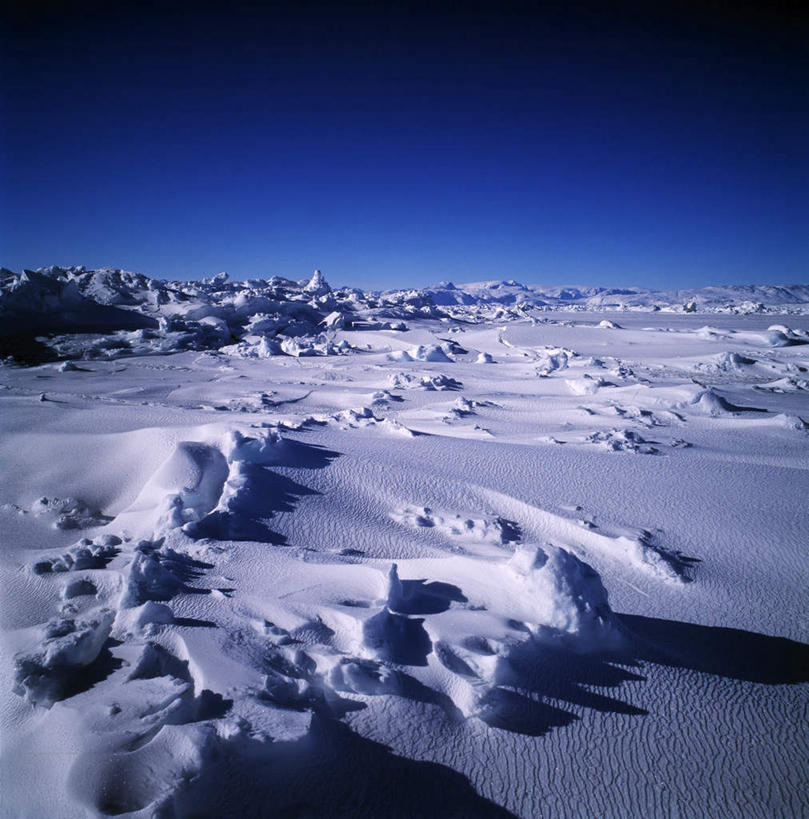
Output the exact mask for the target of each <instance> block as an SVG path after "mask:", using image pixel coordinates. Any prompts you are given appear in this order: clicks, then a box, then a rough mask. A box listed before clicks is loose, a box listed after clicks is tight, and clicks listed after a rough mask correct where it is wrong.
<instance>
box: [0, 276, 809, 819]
mask: <svg viewBox="0 0 809 819" xmlns="http://www.w3.org/2000/svg"><path fill="white" fill-rule="evenodd" d="M49 275H51V276H52V275H53V274H52V273H51V274H49ZM32 281H34V284H37V286H38V287H39V290H36V292H35V297H31V298H29V297H28V296H26V298H27V299H28V301H27V302H26V301H25V299H23V300H22V301H23V302H24V309H22V311H21V312H20V311H19V310H18V315H22V316H23V318H22V319H20V320H19V321H18V325H17V326H18V328H19V327H25V326H28V327H29V329H30V328H31V327H33V325H32V324H31V316H33V315H36V314H37V310H39V311H40V313H42V314H43V315H45V314H47V310H49V309H50V310H53V309H59V310H62V312H61V313H60V315H62V316H64V315H65V312H64V303H65V299H68V300H69V299H84V300H85V302H83V303H82V306H81V309H80V310H78V313H81V312H82V310H83V311H84V314H85V316H86V315H87V312H86V311H87V310H88V309H89V308H88V304H89V305H90V307H92V305H102V306H104V305H106V306H109V305H110V304H117V305H118V306H116V307H114V308H111V309H116V310H119V311H122V313H123V312H126V311H127V310H129V311H131V313H130V315H131V316H132V317H135V318H133V319H132V321H135V322H136V323H137V320H138V319H137V317H141V316H147V317H148V316H150V315H158V314H160V316H161V317H160V319H159V320H160V324H159V327H158V328H157V329H155V330H153V331H152V334H151V335H150V334H149V333H148V332H145V331H144V329H143V328H142V327H141V328H140V329H138V328H137V327H136V328H135V329H132V328H131V327H130V328H124V329H112V328H111V327H109V326H105V327H104V330H103V332H97V330H98V327H94V328H93V329H94V331H93V332H92V333H88V332H84V333H82V334H81V335H73V334H71V333H69V332H67V330H66V327H68V326H70V323H71V321H72V322H73V324H76V321H77V319H75V318H73V319H70V320H68V319H65V326H63V327H60V330H59V331H60V332H62V331H64V334H63V335H60V336H54V337H51V338H45V337H43V336H40V337H39V338H40V341H38V342H36V344H37V345H39V346H41V347H42V348H43V349H46V350H48V351H50V353H49V355H50V356H51V357H55V356H56V355H57V354H58V356H59V358H58V360H54V361H49V362H47V363H41V364H34V365H21V364H20V363H18V362H15V361H12V360H10V359H7V360H6V361H5V363H4V364H3V365H2V367H0V402H2V403H0V423H2V437H0V469H1V470H2V475H3V481H2V488H0V546H1V547H2V548H1V550H0V562H1V565H0V568H1V570H2V578H0V582H1V583H2V611H0V618H1V621H0V625H1V627H2V658H0V690H2V691H3V696H2V754H0V781H2V789H1V790H0V813H2V815H3V816H31V817H43V816H48V817H53V818H54V819H56V817H71V818H72V817H79V816H98V815H122V814H123V815H129V816H138V817H141V816H142V817H147V816H159V817H174V816H176V817H185V816H233V817H236V816H238V817H242V816H289V817H293V816H294V817H297V816H301V817H304V816H306V817H309V816H312V817H315V816H374V817H379V816H401V817H412V816H424V817H450V816H453V817H475V816H492V817H506V816H519V817H568V816H569V817H582V816H600V817H611V816H614V817H626V816H638V817H641V816H644V817H646V816H711V817H723V816H727V817H740V816H745V817H746V816H750V817H764V816H766V817H775V816H784V817H787V816H789V817H794V816H802V815H809V796H808V795H807V794H809V732H807V727H806V726H807V702H808V701H809V698H808V697H807V694H809V685H808V684H807V683H809V646H808V645H806V643H807V642H809V623H807V614H806V612H807V608H806V590H807V587H809V560H807V534H808V531H807V509H808V506H809V505H808V504H807V498H809V480H808V479H807V470H808V469H809V430H807V424H806V421H808V420H809V332H808V331H809V316H807V315H803V314H801V313H800V311H798V310H795V311H792V314H790V315H783V316H780V317H779V316H777V315H774V311H773V310H770V311H769V313H766V312H765V313H764V314H762V313H761V312H758V313H751V314H742V313H739V312H736V311H734V310H727V311H713V312H710V313H706V312H696V313H683V312H682V311H675V310H673V309H668V307H670V305H666V304H664V309H663V310H659V311H657V312H651V311H649V310H648V309H646V310H642V311H637V312H628V311H623V312H619V313H607V312H603V311H602V312H595V313H593V312H585V311H573V312H557V311H547V310H542V309H540V307H538V306H537V305H533V306H531V305H529V306H527V307H526V306H525V305H523V306H520V303H519V302H514V301H511V302H509V301H508V300H506V301H505V303H504V302H496V303H491V302H490V303H484V302H483V300H481V299H479V300H478V301H477V302H476V303H475V304H472V305H465V306H464V305H462V304H457V305H455V306H451V307H449V308H446V309H441V308H440V307H439V306H437V305H436V302H437V301H438V300H437V299H429V298H427V299H422V300H421V301H418V300H417V299H413V298H412V297H410V296H408V297H407V298H406V299H401V298H400V299H399V300H398V301H397V300H396V299H393V300H392V301H391V300H388V301H387V302H385V299H380V300H377V301H376V302H374V301H373V300H370V298H369V299H367V300H366V301H365V302H362V299H363V298H365V297H361V296H357V295H355V296H354V297H352V298H353V299H354V301H353V303H352V305H351V306H350V307H349V305H348V303H347V301H346V302H344V303H343V305H342V307H341V306H340V304H335V303H334V301H333V300H334V299H337V300H338V301H339V298H338V297H336V296H335V295H334V294H332V293H331V292H330V291H329V290H328V285H326V284H325V282H324V281H322V280H320V279H317V277H315V278H313V280H312V282H310V283H309V284H308V285H306V286H307V287H309V290H308V291H306V290H305V288H304V289H300V288H299V289H298V290H295V289H294V287H293V286H292V285H291V284H288V285H284V286H285V287H287V290H288V292H287V293H286V300H285V299H278V298H276V307H278V305H281V306H280V307H278V309H276V310H275V311H274V312H273V310H272V309H267V310H253V312H252V313H247V312H243V313H242V314H239V318H238V321H236V322H234V320H233V316H234V312H233V309H234V308H233V304H232V303H231V308H232V309H231V310H230V312H228V311H226V310H219V309H218V308H217V310H214V311H212V312H210V313H209V314H208V316H207V320H206V315H205V310H203V309H201V308H200V307H199V305H200V304H201V303H202V301H205V300H202V301H200V300H199V298H197V299H196V301H195V300H194V299H189V303H190V304H191V305H192V306H193V310H194V311H195V314H194V316H193V317H189V316H188V310H186V314H185V316H184V317H179V316H175V317H174V318H166V317H165V316H166V315H169V311H168V309H167V308H165V305H166V304H167V303H169V302H171V298H169V297H167V298H164V299H163V301H162V302H161V300H160V299H159V298H158V299H156V300H154V302H153V303H152V307H151V308H150V307H149V305H147V304H146V301H145V299H144V300H142V301H138V298H136V297H134V296H133V298H132V299H130V303H129V304H128V305H124V306H121V301H120V298H109V297H107V298H104V294H101V295H99V293H98V292H90V289H89V288H88V286H87V285H86V283H85V285H84V291H83V295H78V293H79V289H78V288H74V289H73V292H72V295H71V294H67V295H65V293H64V292H63V291H64V288H63V287H62V286H61V285H59V286H58V287H57V288H56V289H57V291H58V292H57V294H56V297H55V298H54V299H51V300H50V301H47V299H45V297H44V296H42V293H43V291H47V292H46V295H47V293H49V292H51V291H48V287H51V285H52V284H53V281H51V280H50V279H48V277H47V276H44V277H43V278H42V279H41V280H36V277H35V276H32V277H30V278H29V279H28V280H27V281H22V282H20V281H19V280H18V279H15V280H14V282H16V284H14V286H12V287H11V288H9V290H8V292H9V293H10V294H11V295H7V300H8V302H9V303H11V302H13V297H14V294H15V293H17V294H19V292H20V291H21V290H23V291H24V290H25V288H28V290H29V291H30V290H31V288H32V287H33V285H32V284H31V282H32ZM57 284H58V283H57ZM92 284H93V286H94V287H95V286H96V285H97V282H96V281H94V282H93V283H92ZM222 286H223V287H224V285H222ZM60 287H62V289H61V290H59V288H60ZM156 287H157V286H154V287H153V289H152V290H151V291H149V292H151V293H154V292H155V288H156ZM509 287H510V285H509ZM15 288H16V290H15ZM290 288H292V290H295V293H297V294H298V295H297V296H296V295H294V294H293V295H290V292H291V290H290ZM51 290H53V288H51ZM132 292H133V293H135V294H136V295H137V293H143V292H145V291H144V289H143V288H141V290H137V291H136V290H133V291H132ZM23 295H25V294H23ZM585 295H586V294H585ZM198 296H199V292H197V293H196V296H195V298H196V297H198ZM476 298H477V296H476ZM37 299H39V301H37ZM319 299H320V302H319V301H318V300H319ZM408 299H409V301H408ZM330 300H332V301H330ZM602 300H603V297H602ZM46 302H47V306H46V307H43V305H45V304H46ZM361 302H362V303H364V306H365V312H364V313H362V312H361V310H360V307H361ZM19 303H20V298H18V300H17V302H16V303H14V304H16V308H18V307H19ZM207 303H208V304H209V305H210V304H219V305H220V306H221V304H222V301H221V300H220V301H219V302H217V301H216V299H211V298H209V299H207ZM290 303H292V304H296V305H298V307H300V309H301V310H303V307H302V306H301V305H303V306H306V305H308V307H307V310H311V311H317V310H319V313H317V312H316V313H315V314H307V315H308V318H307V319H306V320H307V321H309V322H310V323H312V322H318V323H319V325H320V326H318V327H317V332H312V331H311V327H310V328H309V329H308V330H306V328H304V330H305V332H293V331H292V330H290V323H289V322H293V321H294V322H301V323H303V319H302V318H301V317H300V316H298V317H291V313H290V310H289V307H288V305H289V304H290ZM160 304H163V305H164V308H162V309H161V308H160ZM183 304H184V305H185V307H186V308H187V307H188V304H187V303H186V302H183ZM31 305H34V306H33V307H32V306H31ZM283 305H287V307H284V306H283ZM504 305H505V306H504ZM584 306H585V307H587V306H590V307H592V306H593V305H587V304H585V305H584ZM298 307H296V309H298ZM646 307H647V308H648V307H649V305H648V304H647V305H646ZM16 308H15V309H16ZM332 308H334V309H332ZM150 309H151V312H150ZM189 309H190V308H189ZM250 309H252V308H250ZM98 310H99V311H100V312H103V311H102V310H101V308H100V307H99V308H98ZM161 310H162V312H161ZM257 314H258V317H256V315H257ZM279 316H281V317H285V318H284V320H283V321H282V320H281V319H279ZM117 318H118V319H120V315H119V316H118V317H117ZM108 319H109V316H106V317H104V322H106V321H107V320H108ZM284 321H286V322H287V323H286V324H284ZM26 322H27V323H28V324H27V325H26ZM104 322H101V323H104ZM279 322H280V323H281V325H282V326H281V327H280V329H279ZM113 323H115V322H114V321H113ZM154 323H155V324H157V322H156V321H155V322H154ZM119 327H120V325H119ZM234 327H235V330H234ZM394 328H395V329H394ZM773 328H774V329H773ZM81 329H83V330H85V331H87V330H88V327H86V326H84V327H82V328H81ZM39 330H40V331H41V328H39ZM173 334H175V335H173ZM189 339H190V340H189ZM189 348H190V349H189ZM172 350H174V351H172ZM44 357H45V358H47V356H44ZM66 362H67V363H66ZM29 364H30V363H29Z"/></svg>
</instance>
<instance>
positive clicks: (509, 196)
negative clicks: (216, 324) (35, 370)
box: [0, 0, 809, 288]
mask: <svg viewBox="0 0 809 819" xmlns="http://www.w3.org/2000/svg"><path fill="white" fill-rule="evenodd" d="M802 5H803V4H801V3H798V2H796V3H794V4H786V3H784V4H780V3H777V2H773V3H769V4H764V3H760V4H757V3H745V2H735V3H729V2H720V1H719V0H703V2H700V3H689V2H678V3H668V2H666V0H658V2H655V3H641V2H621V1H620V0H612V1H611V2H601V3H599V2H581V3H577V4H575V3H572V2H567V3H561V2H560V3H536V2H535V3H516V2H515V3H506V2H501V3H493V2H492V3H484V2H475V0H467V2H464V3H453V4H449V3H447V4H441V3H438V2H435V3H431V4H424V5H421V4H419V3H418V2H409V3H405V2H383V3H364V2H354V3H340V2H336V1H335V2H331V3H315V2H308V1H307V0H300V1H299V2H295V3H291V2H287V3H271V2H264V3H245V2H240V1H239V0H236V1H235V2H232V3H224V2H223V3H209V2H205V0H198V2H195V3H172V2H170V0H164V2H159V0H154V2H149V0H140V1H139V2H128V0H118V2H115V3H108V2H87V0H72V1H71V2H56V1H55V0H53V1H52V2H48V0H25V2H23V0H9V2H7V4H6V6H5V15H6V17H5V19H4V20H2V27H1V28H2V32H3V34H2V38H3V42H2V43H0V47H1V52H0V53H2V57H0V59H2V66H0V68H2V73H1V74H0V94H1V95H2V96H1V97H0V114H1V115H2V116H1V117H0V123H2V124H1V125H0V146H1V147H2V151H0V264H2V265H5V266H6V267H9V268H11V269H13V270H21V269H23V268H36V267H40V266H44V265H49V264H59V265H69V264H84V265H86V266H88V267H99V266H113V267H123V268H126V269H129V270H135V271H138V272H143V273H147V274H149V275H153V276H157V277H160V278H196V277H199V276H203V275H210V274H212V273H217V272H219V271H227V272H229V273H230V274H231V276H233V277H235V278H247V277H253V276H269V275H282V276H288V277H291V278H302V277H304V276H307V275H309V274H310V273H311V271H312V270H313V269H314V268H316V267H317V268H320V269H321V270H322V271H323V272H324V274H325V275H326V277H327V279H328V280H329V281H330V282H331V283H332V284H338V285H342V284H347V285H353V286H358V287H371V288H388V287H406V286H413V287H418V286H422V285H426V284H429V283H433V282H437V281H440V280H452V281H455V282H464V281H480V280H486V279H500V278H514V279H517V280H519V281H522V282H525V283H533V284H552V283H555V284H563V283H564V284H582V285H604V286H632V285H635V286H642V287H651V288H667V287H694V286H701V285H708V284H745V283H762V284H764V283H805V282H808V281H809V13H807V12H806V11H805V10H801V9H802ZM765 7H766V9H765Z"/></svg>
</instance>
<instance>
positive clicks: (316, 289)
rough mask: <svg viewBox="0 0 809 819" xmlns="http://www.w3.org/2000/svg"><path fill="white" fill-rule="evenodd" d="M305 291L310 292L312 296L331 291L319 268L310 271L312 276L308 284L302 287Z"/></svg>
mask: <svg viewBox="0 0 809 819" xmlns="http://www.w3.org/2000/svg"><path fill="white" fill-rule="evenodd" d="M303 290H304V292H305V293H311V294H312V295H314V296H322V295H324V294H325V293H331V287H329V284H328V282H327V281H326V279H325V277H324V276H323V274H322V273H321V272H320V271H319V270H315V272H314V273H312V278H311V279H309V284H307V285H306V287H304V288H303Z"/></svg>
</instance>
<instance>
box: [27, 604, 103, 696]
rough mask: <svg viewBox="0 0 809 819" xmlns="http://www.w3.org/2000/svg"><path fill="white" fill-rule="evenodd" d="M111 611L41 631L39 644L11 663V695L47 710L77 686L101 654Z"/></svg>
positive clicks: (64, 621) (62, 620)
mask: <svg viewBox="0 0 809 819" xmlns="http://www.w3.org/2000/svg"><path fill="white" fill-rule="evenodd" d="M114 619H115V613H114V612H113V611H111V610H110V609H99V610H98V611H96V612H94V613H92V614H88V615H85V616H84V617H83V618H81V619H72V618H68V617H58V618H55V619H53V620H51V621H49V622H48V624H47V625H46V626H45V627H44V629H43V633H42V638H41V641H40V644H39V645H38V646H37V647H36V648H34V649H32V650H31V651H28V652H23V653H21V654H18V655H17V656H16V657H15V660H14V692H15V693H16V694H19V695H20V696H22V697H25V699H27V700H28V702H30V703H32V704H35V705H42V706H45V707H46V708H49V707H50V706H51V705H52V704H53V703H54V702H56V701H57V700H60V699H64V698H65V697H66V696H69V695H70V693H71V690H72V689H74V688H76V687H77V686H80V684H81V681H82V677H83V671H84V669H85V668H86V667H87V666H89V665H90V664H91V663H92V662H93V661H94V660H95V659H96V658H97V657H98V656H99V654H100V653H101V650H102V648H103V647H104V644H105V643H106V641H107V638H108V637H109V636H110V632H111V631H112V624H113V621H114Z"/></svg>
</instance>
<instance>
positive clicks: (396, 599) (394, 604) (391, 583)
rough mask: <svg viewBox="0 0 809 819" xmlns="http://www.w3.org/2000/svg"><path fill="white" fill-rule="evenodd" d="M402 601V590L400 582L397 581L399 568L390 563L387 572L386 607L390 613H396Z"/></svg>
mask: <svg viewBox="0 0 809 819" xmlns="http://www.w3.org/2000/svg"><path fill="white" fill-rule="evenodd" d="M403 599H404V589H403V587H402V581H401V580H399V567H398V566H397V565H396V564H395V563H392V564H391V567H390V571H389V572H388V599H387V606H388V608H389V609H391V610H392V611H396V610H397V609H398V608H399V607H400V605H401V603H402V600H403Z"/></svg>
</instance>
